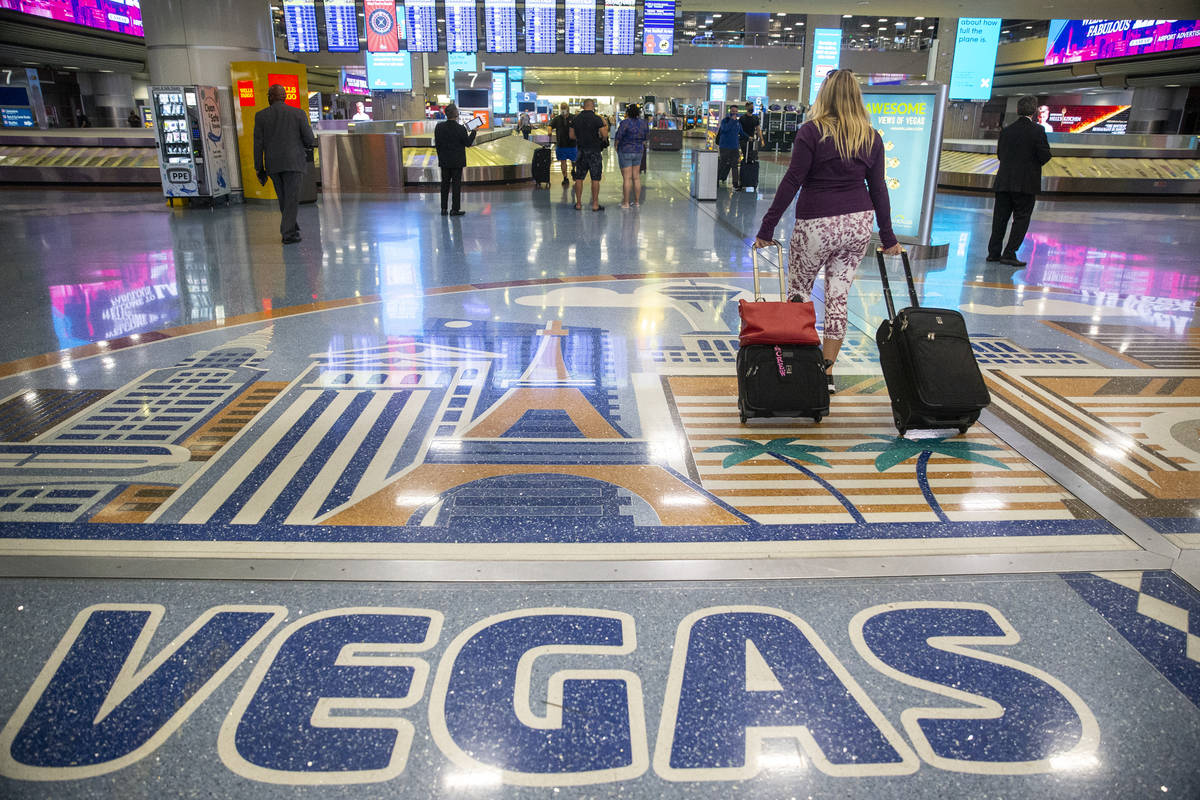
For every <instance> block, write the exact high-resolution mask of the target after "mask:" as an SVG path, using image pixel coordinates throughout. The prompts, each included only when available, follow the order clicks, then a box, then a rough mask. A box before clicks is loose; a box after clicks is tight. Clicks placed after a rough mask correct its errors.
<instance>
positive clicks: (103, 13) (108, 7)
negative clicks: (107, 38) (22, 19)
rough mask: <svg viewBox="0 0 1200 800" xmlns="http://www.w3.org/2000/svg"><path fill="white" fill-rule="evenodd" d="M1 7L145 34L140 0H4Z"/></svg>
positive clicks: (79, 23) (64, 20)
mask: <svg viewBox="0 0 1200 800" xmlns="http://www.w3.org/2000/svg"><path fill="white" fill-rule="evenodd" d="M0 8H3V9H7V10H9V11H20V12H21V13H22V14H29V15H31V16H34V17H42V18H44V19H52V20H54V21H55V22H70V23H73V24H75V25H85V26H87V27H89V28H95V29H97V30H101V31H112V32H113V33H126V34H129V35H130V36H142V35H143V33H142V7H141V4H140V2H139V0H0Z"/></svg>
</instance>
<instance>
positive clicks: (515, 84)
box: [508, 73, 525, 114]
mask: <svg viewBox="0 0 1200 800" xmlns="http://www.w3.org/2000/svg"><path fill="white" fill-rule="evenodd" d="M523 91H525V81H524V79H522V80H514V79H513V77H512V73H509V78H508V113H510V114H516V113H518V112H519V111H520V109H519V108H517V95H519V94H521V93H522V92H523Z"/></svg>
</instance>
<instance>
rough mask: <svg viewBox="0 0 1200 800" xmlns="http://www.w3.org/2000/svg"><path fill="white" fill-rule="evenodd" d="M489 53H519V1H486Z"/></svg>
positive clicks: (485, 17) (484, 12)
mask: <svg viewBox="0 0 1200 800" xmlns="http://www.w3.org/2000/svg"><path fill="white" fill-rule="evenodd" d="M483 15H484V21H485V27H486V28H487V51H488V52H489V53H515V52H517V0H484V2H483Z"/></svg>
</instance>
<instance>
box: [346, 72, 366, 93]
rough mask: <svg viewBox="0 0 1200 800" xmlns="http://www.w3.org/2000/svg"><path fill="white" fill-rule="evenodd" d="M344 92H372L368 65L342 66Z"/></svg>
mask: <svg viewBox="0 0 1200 800" xmlns="http://www.w3.org/2000/svg"><path fill="white" fill-rule="evenodd" d="M341 86H342V88H341V93H342V94H370V93H371V89H370V84H368V83H367V68H366V67H342V84H341Z"/></svg>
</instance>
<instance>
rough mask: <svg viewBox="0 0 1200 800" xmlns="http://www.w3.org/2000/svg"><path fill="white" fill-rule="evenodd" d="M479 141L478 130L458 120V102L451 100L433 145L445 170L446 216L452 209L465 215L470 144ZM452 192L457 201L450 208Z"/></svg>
mask: <svg viewBox="0 0 1200 800" xmlns="http://www.w3.org/2000/svg"><path fill="white" fill-rule="evenodd" d="M473 144H475V131H468V130H467V129H466V128H465V127H464V126H462V125H460V124H459V123H458V106H456V105H454V103H451V104H450V105H448V106H446V118H445V119H444V120H442V121H441V122H439V123H438V124H437V126H436V127H435V128H434V129H433V146H434V147H436V148H437V157H438V167H439V168H440V169H441V171H442V216H443V217H444V216H446V214H447V213H449V215H450V216H452V217H461V216H462V215H463V213H465V212H463V210H462V209H461V208H459V205H460V204H461V203H462V174H463V168H464V167H466V166H467V148H468V147H470V146H471V145H473ZM451 192H453V195H454V202H453V204H452V205H451V206H450V211H449V212H447V211H446V201H447V200H448V199H450V195H451Z"/></svg>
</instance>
